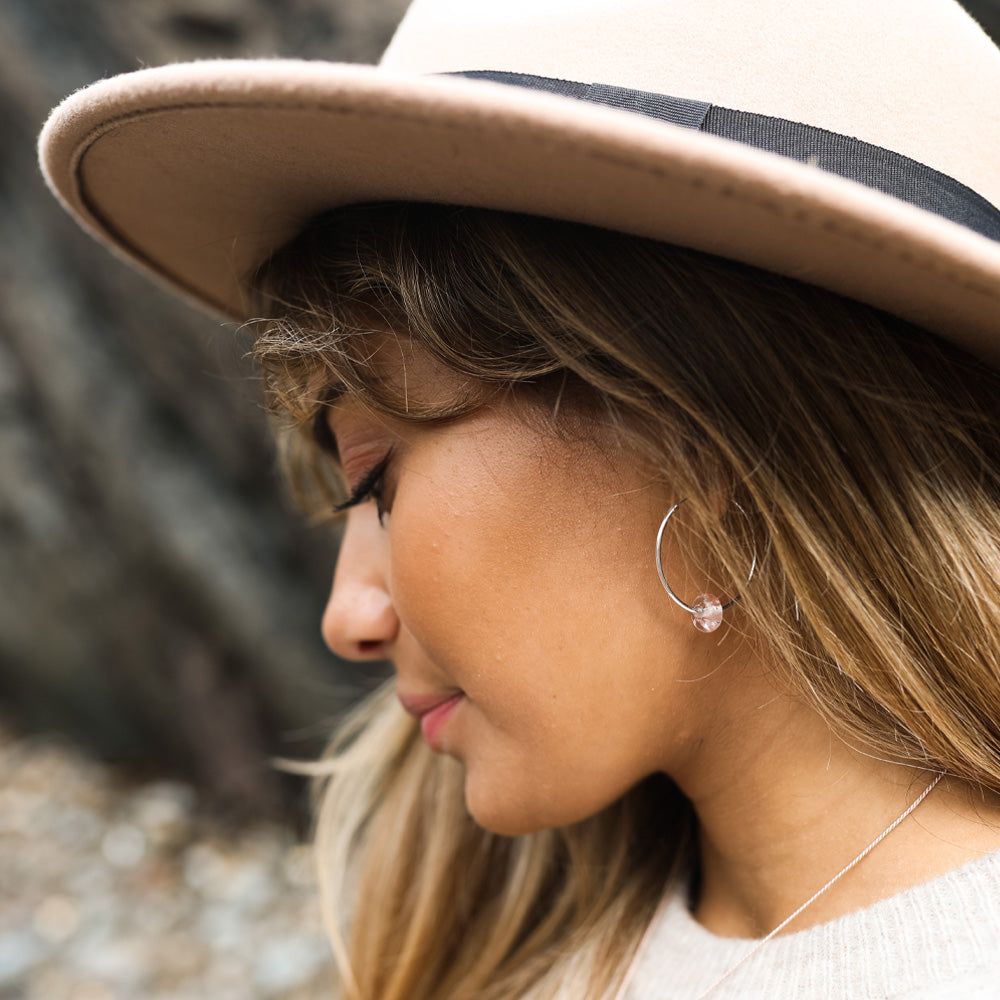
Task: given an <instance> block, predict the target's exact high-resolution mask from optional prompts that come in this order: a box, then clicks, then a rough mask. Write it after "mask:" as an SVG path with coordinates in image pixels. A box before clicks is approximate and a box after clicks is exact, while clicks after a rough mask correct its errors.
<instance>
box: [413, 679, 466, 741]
mask: <svg viewBox="0 0 1000 1000" xmlns="http://www.w3.org/2000/svg"><path fill="white" fill-rule="evenodd" d="M464 697H465V694H464V693H463V692H461V691H456V692H455V693H454V694H450V695H448V696H446V697H444V698H442V697H441V695H423V696H422V695H411V696H407V695H400V696H399V700H400V702H401V703H402V705H403V708H404V709H406V711H407V712H409V713H410V715H414V716H416V717H417V718H418V719H419V720H420V731H421V732H422V733H423V735H424V739H425V740H426V741H427V745H428V746H429V747H430V748H431V749H432V750H438V751H440V749H441V741H440V739H439V734H440V732H441V729H442V728H443V726H444V724H445V723H446V722H447V721H448V717H449V716H450V715H451V713H452V712H453V711H454V710H455V709H456V708H457V707H458V704H459V702H461V701H462V699H463V698H464Z"/></svg>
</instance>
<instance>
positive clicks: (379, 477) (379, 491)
mask: <svg viewBox="0 0 1000 1000" xmlns="http://www.w3.org/2000/svg"><path fill="white" fill-rule="evenodd" d="M391 458H392V449H391V448H390V449H389V450H388V451H387V452H386V453H385V454H384V455H383V456H382V458H380V459H379V460H378V461H377V462H376V463H375V464H374V465H373V466H372V467H371V468H370V469H369V470H368V471H367V472H366V473H365V474H364V475H363V476H362V477H361V480H360V481H359V483H358V485H357V486H355V487H354V489H353V490H351V493H350V496H348V498H347V499H346V500H345V501H344V502H343V503H339V504H337V506H336V507H334V508H333V512H334V513H335V514H341V513H343V512H344V511H345V510H350V508H351V507H357V506H358V504H362V503H365V502H366V501H368V500H374V501H375V509H376V511H377V512H378V521H379V524H384V523H385V515H386V514H388V513H389V511H388V510H387V509H386V506H385V473H386V470H387V469H388V467H389V459H391Z"/></svg>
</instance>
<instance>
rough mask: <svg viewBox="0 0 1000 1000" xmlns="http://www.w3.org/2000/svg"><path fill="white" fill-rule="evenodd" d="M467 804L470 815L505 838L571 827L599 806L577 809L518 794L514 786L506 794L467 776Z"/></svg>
mask: <svg viewBox="0 0 1000 1000" xmlns="http://www.w3.org/2000/svg"><path fill="white" fill-rule="evenodd" d="M465 805H466V808H467V809H468V810H469V815H470V816H471V817H472V818H473V820H475V822H476V823H477V824H478V825H479V826H481V827H482V828H483V829H484V830H489V832H490V833H496V834H499V835H500V836H502V837H521V836H524V835H525V834H529V833H538V832H540V831H541V830H551V829H553V828H554V827H559V826H569V825H570V824H572V823H578V822H580V820H584V819H587V818H588V817H589V816H593V815H594V813H596V812H598V811H599V809H586V808H580V809H573V808H571V807H570V806H569V804H568V803H562V802H558V801H556V800H554V799H549V801H547V802H541V801H539V800H538V798H537V797H535V796H530V797H527V798H525V797H522V796H518V795H517V793H516V791H515V790H513V789H507V790H505V791H504V792H503V793H501V792H499V791H498V790H497V789H495V788H490V787H488V786H487V787H485V788H484V787H482V786H481V785H480V784H479V783H477V782H475V781H473V780H470V778H469V776H468V775H467V776H466V782H465Z"/></svg>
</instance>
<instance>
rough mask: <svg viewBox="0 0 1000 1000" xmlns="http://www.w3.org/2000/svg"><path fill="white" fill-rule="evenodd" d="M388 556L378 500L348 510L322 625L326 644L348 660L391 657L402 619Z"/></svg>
mask: <svg viewBox="0 0 1000 1000" xmlns="http://www.w3.org/2000/svg"><path fill="white" fill-rule="evenodd" d="M388 556H389V552H388V538H387V533H386V531H385V529H384V528H383V527H382V526H381V525H380V524H379V521H378V513H377V512H376V510H375V505H374V504H371V503H368V504H364V505H363V506H360V507H355V508H353V509H352V510H351V511H349V512H348V515H347V524H346V526H345V529H344V536H343V539H342V541H341V543H340V553H339V555H338V556H337V569H336V572H335V573H334V576H333V590H332V591H331V592H330V599H329V601H327V605H326V611H325V612H324V614H323V629H322V631H323V639H324V641H325V642H326V644H327V646H329V647H330V649H331V650H332V651H333V652H334V653H336V654H337V655H338V656H342V657H344V659H347V660H386V659H390V658H391V650H392V647H393V644H394V643H395V641H396V636H397V634H398V632H399V619H398V618H397V617H396V609H395V608H394V607H393V603H392V598H391V597H390V595H389V589H388V586H387V577H388V573H387V570H388Z"/></svg>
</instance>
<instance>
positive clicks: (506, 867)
mask: <svg viewBox="0 0 1000 1000" xmlns="http://www.w3.org/2000/svg"><path fill="white" fill-rule="evenodd" d="M259 287H260V288H261V289H262V311H263V313H264V314H265V315H269V316H271V317H273V318H272V319H270V320H269V321H267V322H266V323H264V324H263V325H262V327H261V332H260V335H259V339H258V343H257V357H258V360H259V363H260V365H261V367H262V370H263V372H264V376H265V381H266V388H267V393H268V398H269V401H270V405H271V407H272V409H273V410H275V411H276V412H278V413H280V414H282V415H283V416H284V418H285V425H286V427H287V434H286V442H287V452H286V454H287V459H288V464H289V467H290V470H291V475H292V479H293V481H294V482H295V483H296V484H297V486H298V488H299V490H300V493H301V494H302V495H303V496H306V497H307V498H311V499H313V500H315V499H316V498H317V497H319V498H323V497H326V496H328V495H329V494H330V491H331V490H332V489H334V487H333V479H332V477H331V473H330V463H329V461H328V460H327V459H325V458H324V457H323V456H322V455H321V453H320V450H319V449H318V448H317V446H316V443H315V436H316V432H317V428H319V427H320V425H321V424H323V421H322V419H321V417H322V414H323V412H324V405H325V403H326V401H328V400H329V399H330V398H331V395H330V394H331V393H332V392H344V391H346V392H349V393H351V394H354V395H356V396H358V397H359V398H361V399H362V400H363V401H364V402H365V403H366V404H368V405H370V406H372V407H373V408H375V409H377V410H378V411H380V412H386V413H390V414H392V415H394V416H396V417H400V418H403V419H408V420H439V419H449V418H454V417H456V416H460V415H461V414H462V413H465V412H471V411H472V410H474V409H475V408H476V407H477V406H480V405H482V403H483V401H484V399H486V398H488V397H489V396H490V394H491V393H496V392H507V393H514V394H517V395H519V396H520V397H523V398H525V399H528V400H532V401H534V402H535V403H537V404H538V405H537V407H536V409H537V410H538V411H539V412H542V413H544V414H545V415H546V419H547V420H548V421H549V422H550V424H551V426H552V428H553V432H555V433H558V432H559V428H560V427H561V426H563V424H564V421H565V420H567V419H568V417H566V416H564V412H563V408H564V407H565V409H566V411H567V412H569V411H573V412H575V413H577V414H579V413H583V414H586V417H587V419H588V420H589V421H590V422H592V423H593V425H594V426H600V427H602V428H606V429H609V430H611V431H612V432H613V434H614V435H616V437H617V438H618V439H619V440H620V441H621V443H622V444H623V446H625V447H628V448H631V449H632V450H633V452H634V454H635V455H636V460H637V461H642V462H645V463H646V464H647V466H648V467H649V468H650V469H651V470H652V472H651V475H652V476H654V477H662V479H663V480H664V481H667V482H669V483H670V484H671V486H672V488H676V491H677V497H678V499H680V498H681V497H685V498H687V499H688V501H689V503H688V505H686V508H685V510H686V513H685V517H686V518H687V517H689V516H691V514H690V513H689V512H693V513H694V514H695V515H696V516H697V518H698V522H699V530H700V532H701V533H702V534H703V536H704V539H705V540H706V542H707V544H708V546H709V551H711V552H712V553H713V556H715V557H716V558H717V559H718V563H719V566H720V567H721V572H723V573H725V574H727V578H728V579H731V580H735V581H740V580H743V579H745V576H746V569H747V553H748V552H750V551H751V550H756V551H757V553H758V556H759V559H758V565H757V570H756V573H755V576H754V579H753V583H752V586H750V587H746V588H745V593H744V595H743V599H742V601H741V603H740V619H741V627H742V628H744V629H745V630H746V634H748V635H752V636H754V637H755V641H757V642H759V643H760V644H761V645H762V646H763V647H764V648H765V650H766V655H767V660H768V662H769V664H771V665H772V669H773V670H774V672H775V674H776V675H777V677H778V678H779V680H780V681H781V682H782V683H784V684H786V685H788V686H789V687H790V688H791V689H792V690H794V691H797V692H798V693H799V695H800V696H801V697H802V698H803V699H805V700H806V701H807V702H808V703H809V704H811V705H812V706H813V707H814V708H815V709H816V710H817V711H818V712H819V713H820V714H821V715H822V716H823V717H824V718H825V719H826V720H827V722H828V723H829V725H830V727H831V729H832V731H833V732H835V733H836V734H838V735H839V736H840V737H841V738H842V739H843V740H845V741H847V742H848V743H850V744H851V745H853V746H856V747H858V748H860V749H862V750H863V752H866V753H870V754H873V755H875V756H877V757H880V758H884V759H887V760H891V761H894V762H899V763H903V764H909V765H913V766H915V767H920V768H933V769H935V770H942V771H947V772H949V773H951V774H953V775H956V776H958V777H960V778H961V779H963V780H965V781H967V782H969V783H971V784H972V785H973V786H978V787H980V788H984V789H990V790H992V791H1000V684H998V680H1000V660H998V650H1000V588H998V575H1000V557H998V552H997V539H998V538H1000V502H998V501H1000V433H998V425H997V421H996V419H995V413H994V408H995V405H996V401H997V400H998V399H1000V375H998V374H997V373H996V372H994V371H993V370H992V369H991V368H989V367H988V366H986V365H984V364H982V363H981V362H979V361H977V360H975V359H973V358H971V357H970V356H968V355H966V354H965V353H963V352H962V351H961V350H960V349H959V348H957V347H955V346H953V345H951V344H950V343H948V342H946V341H944V340H940V339H938V338H937V337H935V336H933V335H931V334H929V333H927V332H926V331H924V330H921V329H919V328H916V327H914V326H912V325H910V324H908V323H906V322H905V321H903V320H901V319H898V318H896V317H894V316H891V315H887V314H885V313H882V312H880V311H878V310H876V309H874V308H872V307H870V306H867V305H864V304H861V303H858V302H855V301H852V300H849V299H845V298H842V297H840V296H838V295H835V294H833V293H831V292H828V291H825V290H822V289H819V288H816V287H813V286H810V285H807V284H803V283H800V282H796V281H794V280H792V279H789V278H785V277H782V276H779V275H774V274H771V273H767V272H763V271H760V270H757V269H755V268H752V267H749V266H745V265H741V264H737V263H734V262H731V261H726V260H722V259H719V258H716V257H712V256H710V255H706V254H704V253H699V252H696V251H693V250H688V249H682V248H678V247H675V246H671V245H668V244H664V243H660V242H657V241H653V240H648V239H642V238H638V237H633V236H629V235H625V234H621V233H617V232H613V231H608V230H602V229H596V228H591V227H586V226H582V225H578V224H572V223H565V222H557V221H553V220H547V219H538V218H533V217H528V216H522V215H516V214H511V213H502V212H496V211H490V210H485V209H473V208H456V207H448V206H440V205H418V204H377V205H363V206H354V207H348V208H342V209H338V210H336V211H333V212H330V213H328V214H326V215H324V216H322V217H321V218H319V219H317V220H315V221H314V222H313V223H312V224H311V225H310V226H309V227H307V228H306V229H305V231H304V232H303V233H302V234H301V235H300V236H299V237H298V238H297V239H296V240H295V241H294V242H293V243H291V244H290V245H289V246H287V247H285V248H284V249H283V250H281V251H280V252H279V253H278V254H276V255H275V256H274V257H273V258H272V259H271V260H270V261H269V262H268V263H267V264H266V266H265V267H264V268H263V270H262V272H261V274H260V275H259ZM386 330H389V331H392V332H393V333H394V334H396V335H399V336H405V337H407V338H410V340H411V341H412V342H413V344H414V345H415V346H416V347H417V348H419V349H420V350H422V351H424V352H426V353H427V354H428V355H430V357H431V358H433V359H435V360H436V361H437V362H438V363H439V364H441V365H443V366H444V367H445V368H446V369H448V370H450V371H452V372H454V373H456V374H457V375H459V376H461V378H462V380H463V384H465V385H467V386H468V391H467V392H466V393H465V394H464V395H462V397H461V398H460V399H459V400H458V401H456V400H455V399H452V400H450V401H449V402H448V403H447V404H442V405H441V406H440V407H434V406H433V405H430V406H421V407H417V408H414V407H413V406H412V405H411V403H409V402H408V401H406V400H404V399H401V398H400V396H399V393H398V391H396V390H395V389H394V388H393V387H392V386H391V385H390V384H388V383H387V382H386V381H385V380H384V379H381V378H380V377H379V373H378V372H377V371H375V370H374V368H373V366H372V365H370V364H369V363H368V362H369V358H370V353H371V351H370V336H371V334H372V333H373V332H378V331H386ZM366 345H367V346H366ZM323 426H325V424H324V425H323ZM320 433H322V432H321V431H320ZM720 491H724V493H723V494H720ZM720 495H726V496H731V497H732V499H734V500H735V501H736V504H738V505H739V506H738V507H736V505H735V504H727V505H725V508H726V509H725V510H723V511H722V512H721V513H720V512H719V504H718V503H717V502H713V501H717V499H718V497H719V496H720ZM317 770H318V773H319V774H320V775H321V777H320V778H319V786H318V796H319V810H318V821H317V834H316V836H317V845H318V849H319V861H320V866H321V886H322V889H323V894H324V907H325V909H326V912H327V914H328V929H329V932H330V934H331V938H332V939H333V942H334V949H335V952H336V956H337V960H338V964H339V967H340V972H341V981H342V986H341V993H342V996H343V997H344V998H346V1000H376V998H378V1000H404V998H405V1000H431V998H433V1000H459V998H472V997H475V998H477V1000H494V998H496V1000H500V998H513V997H518V998H521V997H524V998H528V997H530V998H542V997H556V996H565V997H574V998H576V997H579V998H584V997H586V998H599V997H605V996H608V995H610V994H611V992H612V991H613V990H614V988H615V986H616V984H617V983H618V982H619V980H620V977H621V975H622V974H623V970H624V968H625V967H626V966H627V964H628V960H629V959H630V958H631V956H632V954H633V953H634V950H635V948H636V947H637V943H638V940H639V938H640V936H641V931H642V928H643V927H644V926H645V925H646V924H647V923H648V921H649V920H650V919H651V916H652V914H653V912H654V910H655V906H656V903H657V900H658V899H659V898H660V896H661V895H662V892H663V890H664V887H665V886H666V885H667V884H668V882H669V880H670V879H671V878H674V877H676V876H677V873H678V872H679V871H680V870H682V868H683V866H684V865H685V864H688V863H689V862H690V860H691V855H690V843H691V839H690V833H691V830H692V816H691V812H690V807H689V806H688V804H687V803H686V801H685V800H684V799H683V797H682V796H681V795H680V793H679V792H678V791H677V789H676V787H675V786H674V785H673V784H672V783H671V782H670V780H669V779H668V778H666V776H663V775H657V776H653V777H651V778H649V779H647V780H646V781H645V782H643V783H642V784H640V785H639V786H637V787H636V788H634V789H633V790H632V791H631V792H629V793H628V794H627V795H625V796H624V797H623V798H622V799H621V800H620V801H619V802H617V803H615V804H614V805H612V806H610V807H609V808H607V809H605V810H604V811H603V812H601V813H599V814H598V815H596V816H593V817H591V818H590V819H587V820H585V821H584V822H581V823H579V824H576V825H574V826H572V827H570V828H566V829H557V830H546V831H542V832H539V833H534V834H530V835H527V836H522V837H515V838H504V837H498V836H496V835H493V834H490V833H488V832H486V831H484V830H482V829H480V828H479V827H477V826H476V825H475V824H474V823H473V821H472V820H471V819H470V818H469V817H468V816H467V814H466V811H465V808H464V804H463V797H462V773H461V768H460V766H459V765H458V764H456V763H455V762H454V761H451V760H449V759H447V758H442V757H440V756H436V755H434V754H432V753H431V752H430V751H429V750H428V749H427V748H426V746H425V745H424V744H423V742H422V741H421V740H420V738H419V734H418V731H417V729H416V726H415V724H414V722H413V720H411V719H409V718H407V717H406V716H405V715H404V714H403V713H402V711H401V710H400V708H399V707H398V705H396V704H395V703H394V700H393V699H392V698H391V697H390V694H389V693H387V692H385V691H383V692H381V693H378V694H376V696H375V697H373V698H372V699H371V700H370V701H369V702H368V703H367V704H365V705H364V706H362V708H361V709H360V710H358V711H357V712H356V714H355V715H354V716H353V717H352V718H351V719H350V720H349V721H348V722H347V723H346V725H345V727H344V728H343V730H342V732H341V733H340V734H339V735H338V736H337V738H336V740H335V741H334V743H333V745H332V747H331V750H330V752H329V754H328V755H327V756H326V757H325V758H324V760H323V761H322V762H321V763H320V764H319V765H317Z"/></svg>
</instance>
